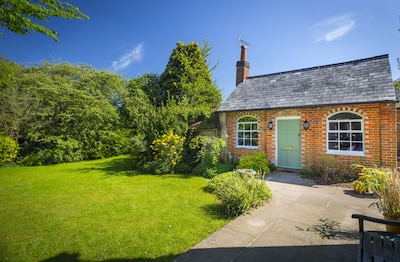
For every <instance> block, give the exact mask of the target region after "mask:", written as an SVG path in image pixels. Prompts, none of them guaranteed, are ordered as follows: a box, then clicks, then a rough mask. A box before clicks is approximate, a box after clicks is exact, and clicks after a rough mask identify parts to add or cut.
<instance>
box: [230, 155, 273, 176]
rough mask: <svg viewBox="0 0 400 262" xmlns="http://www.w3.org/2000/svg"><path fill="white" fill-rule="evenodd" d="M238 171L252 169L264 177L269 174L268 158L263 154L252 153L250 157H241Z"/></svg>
mask: <svg viewBox="0 0 400 262" xmlns="http://www.w3.org/2000/svg"><path fill="white" fill-rule="evenodd" d="M238 169H253V170H254V171H256V172H257V173H259V174H261V175H266V174H268V173H269V172H270V169H269V163H268V158H267V156H266V155H265V154H264V153H263V152H254V153H253V154H252V155H247V156H243V157H241V158H240V159H239V163H238Z"/></svg>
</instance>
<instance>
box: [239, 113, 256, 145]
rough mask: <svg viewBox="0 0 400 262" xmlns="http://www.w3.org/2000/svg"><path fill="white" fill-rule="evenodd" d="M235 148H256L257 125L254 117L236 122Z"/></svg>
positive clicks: (246, 117) (247, 117)
mask: <svg viewBox="0 0 400 262" xmlns="http://www.w3.org/2000/svg"><path fill="white" fill-rule="evenodd" d="M236 130H237V133H236V146H237V147H253V148H256V147H258V123H257V119H256V118H255V117H251V116H245V117H242V118H240V119H239V120H238V121H237V129H236Z"/></svg>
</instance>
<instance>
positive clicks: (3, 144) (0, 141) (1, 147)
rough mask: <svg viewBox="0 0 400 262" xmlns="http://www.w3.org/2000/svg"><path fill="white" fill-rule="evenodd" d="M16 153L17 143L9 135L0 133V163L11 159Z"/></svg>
mask: <svg viewBox="0 0 400 262" xmlns="http://www.w3.org/2000/svg"><path fill="white" fill-rule="evenodd" d="M17 155H18V144H17V142H16V141H15V140H14V139H12V138H11V137H9V136H3V135H1V134H0V165H3V164H4V163H7V162H11V161H13V160H14V159H15V158H16V157H17Z"/></svg>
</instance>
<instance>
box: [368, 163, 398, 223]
mask: <svg viewBox="0 0 400 262" xmlns="http://www.w3.org/2000/svg"><path fill="white" fill-rule="evenodd" d="M386 172H387V177H386V178H387V179H386V180H385V183H384V185H383V186H381V187H379V188H378V189H377V190H376V192H375V194H376V195H377V196H378V201H377V202H375V203H372V204H371V205H370V206H375V207H377V208H378V210H379V211H380V212H382V214H383V215H384V216H386V217H389V218H390V219H400V173H399V171H398V170H397V169H393V170H390V171H388V170H386Z"/></svg>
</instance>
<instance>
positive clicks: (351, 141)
mask: <svg viewBox="0 0 400 262" xmlns="http://www.w3.org/2000/svg"><path fill="white" fill-rule="evenodd" d="M327 125H328V126H327V144H328V145H327V146H328V153H336V154H355V155H356V154H359V155H361V154H364V121H363V119H362V117H361V116H360V115H357V114H354V113H347V112H343V113H338V114H334V115H332V116H330V117H328V121H327Z"/></svg>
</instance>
